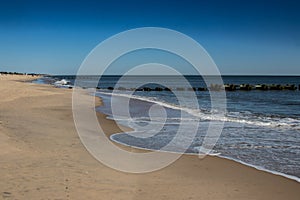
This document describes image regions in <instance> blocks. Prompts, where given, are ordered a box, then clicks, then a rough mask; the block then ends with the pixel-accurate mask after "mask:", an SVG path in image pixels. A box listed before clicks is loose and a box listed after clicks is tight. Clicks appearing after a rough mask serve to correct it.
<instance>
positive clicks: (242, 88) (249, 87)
mask: <svg viewBox="0 0 300 200" xmlns="http://www.w3.org/2000/svg"><path fill="white" fill-rule="evenodd" d="M240 90H245V91H250V90H252V85H249V84H242V85H240Z"/></svg>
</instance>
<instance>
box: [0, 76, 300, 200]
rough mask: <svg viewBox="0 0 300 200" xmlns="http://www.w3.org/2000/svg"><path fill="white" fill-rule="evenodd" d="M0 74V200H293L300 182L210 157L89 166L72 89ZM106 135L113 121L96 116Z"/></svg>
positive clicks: (299, 194) (111, 130)
mask: <svg viewBox="0 0 300 200" xmlns="http://www.w3.org/2000/svg"><path fill="white" fill-rule="evenodd" d="M28 79H30V77H25V76H0V97H1V98H0V146H1V151H0V177H1V179H0V199H1V198H3V199H80V200H82V199H136V200H139V199H151V200H152V199H172V200H173V199H197V200H198V199H205V200H209V199H214V200H215V199H230V200H232V199H237V200H241V199H253V200H258V199H262V200H263V199H264V200H266V199H267V200H268V199H272V200H274V199H289V200H292V199H295V200H296V199H297V200H298V199H299V197H300V184H299V183H297V182H296V181H292V180H289V179H286V178H283V177H280V176H276V175H272V174H269V173H266V172H262V171H258V170H255V169H253V168H250V167H246V166H243V165H241V164H238V163H236V162H233V161H229V160H226V159H221V158H217V157H206V158H205V159H203V160H200V159H199V158H198V157H196V156H182V157H181V158H180V159H179V160H178V161H176V162H175V163H173V164H172V165H170V166H169V167H167V168H164V169H163V170H160V171H157V172H153V173H147V174H126V173H122V172H118V171H115V170H112V169H110V168H108V167H106V166H104V165H103V164H101V163H99V162H98V161H97V160H95V159H94V158H93V157H92V156H91V155H90V154H89V153H88V152H87V151H86V149H85V147H84V146H83V145H82V144H81V142H80V140H79V137H78V135H77V133H76V130H75V127H74V122H73V118H72V103H71V102H72V101H71V100H72V99H71V96H72V90H69V89H58V88H53V87H51V86H47V85H34V84H31V83H25V82H23V81H26V80H28ZM98 116H99V120H100V122H101V125H102V126H103V128H104V130H105V131H108V132H109V133H110V134H111V133H116V132H118V131H119V128H118V127H117V126H116V125H115V122H114V121H111V120H107V119H105V116H104V115H103V114H98Z"/></svg>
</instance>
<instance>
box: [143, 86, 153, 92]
mask: <svg viewBox="0 0 300 200" xmlns="http://www.w3.org/2000/svg"><path fill="white" fill-rule="evenodd" d="M151 90H152V89H151V88H149V87H144V88H143V91H147V92H149V91H151Z"/></svg>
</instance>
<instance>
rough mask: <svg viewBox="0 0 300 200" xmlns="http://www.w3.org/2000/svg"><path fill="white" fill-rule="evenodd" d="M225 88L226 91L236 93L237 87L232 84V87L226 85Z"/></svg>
mask: <svg viewBox="0 0 300 200" xmlns="http://www.w3.org/2000/svg"><path fill="white" fill-rule="evenodd" d="M224 88H225V90H226V91H235V90H236V88H237V86H236V85H233V84H230V85H229V84H226V85H224Z"/></svg>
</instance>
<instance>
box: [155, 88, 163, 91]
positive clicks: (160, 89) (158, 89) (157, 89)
mask: <svg viewBox="0 0 300 200" xmlns="http://www.w3.org/2000/svg"><path fill="white" fill-rule="evenodd" d="M154 90H155V91H163V89H162V88H161V87H156V88H155V89H154Z"/></svg>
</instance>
